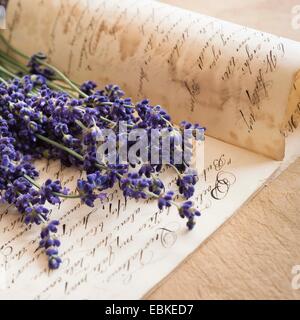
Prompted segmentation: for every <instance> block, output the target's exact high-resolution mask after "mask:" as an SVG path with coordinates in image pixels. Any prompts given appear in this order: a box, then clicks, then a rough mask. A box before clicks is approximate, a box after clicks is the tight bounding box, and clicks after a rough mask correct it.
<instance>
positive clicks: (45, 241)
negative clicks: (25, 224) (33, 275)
mask: <svg viewBox="0 0 300 320" xmlns="http://www.w3.org/2000/svg"><path fill="white" fill-rule="evenodd" d="M58 225H59V221H57V220H53V221H51V222H49V223H48V224H47V225H46V226H45V227H43V228H42V231H41V235H40V237H41V241H40V244H39V247H40V248H45V249H46V254H47V256H48V265H49V268H50V269H58V268H59V266H60V264H61V263H62V260H61V258H60V257H59V256H58V250H57V248H58V247H59V246H60V241H59V240H58V239H57V237H56V233H57V226H58Z"/></svg>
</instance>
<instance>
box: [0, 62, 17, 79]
mask: <svg viewBox="0 0 300 320" xmlns="http://www.w3.org/2000/svg"><path fill="white" fill-rule="evenodd" d="M0 71H2V72H3V73H5V74H7V75H8V76H10V77H12V78H16V79H20V77H18V76H16V75H15V74H14V73H12V72H10V71H8V70H7V69H6V68H4V67H3V66H1V65H0Z"/></svg>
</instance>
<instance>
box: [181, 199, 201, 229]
mask: <svg viewBox="0 0 300 320" xmlns="http://www.w3.org/2000/svg"><path fill="white" fill-rule="evenodd" d="M193 205H194V204H193V202H192V201H186V202H184V203H182V205H181V207H180V208H179V215H180V217H181V218H187V219H188V221H187V223H186V225H187V227H188V229H189V230H192V229H193V228H194V226H195V224H196V223H195V217H200V215H201V213H200V211H199V210H197V209H195V208H194V207H193Z"/></svg>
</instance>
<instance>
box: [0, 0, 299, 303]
mask: <svg viewBox="0 0 300 320" xmlns="http://www.w3.org/2000/svg"><path fill="white" fill-rule="evenodd" d="M6 35H7V37H8V39H9V40H10V41H11V43H12V44H13V45H15V46H16V47H18V48H20V49H22V50H24V51H25V52H26V53H28V54H32V53H34V52H36V51H44V52H46V53H47V54H48V55H49V57H50V58H51V61H52V63H53V64H55V65H56V66H57V67H59V68H61V69H62V70H63V71H65V72H66V73H67V74H68V75H69V76H70V77H71V78H73V79H75V80H77V81H83V80H87V79H94V80H96V81H97V82H98V83H99V85H100V86H101V85H103V84H107V83H109V82H112V83H117V84H120V85H121V86H122V87H123V88H124V89H125V91H126V92H127V93H128V94H129V95H131V96H132V97H134V98H135V99H141V98H143V97H149V98H150V99H151V100H152V101H153V102H154V103H159V104H162V105H164V106H166V107H168V109H169V110H170V112H171V113H172V115H173V116H174V118H175V119H176V120H177V121H179V120H182V119H188V120H192V121H193V122H195V121H199V122H201V123H203V124H205V125H206V126H207V127H208V132H209V134H210V135H212V136H214V137H216V138H217V139H215V138H210V137H208V138H207V140H206V142H205V154H204V155H205V158H204V160H205V163H204V168H203V170H202V171H201V179H200V181H199V183H198V185H197V192H196V195H195V197H194V200H195V202H196V204H197V207H198V208H199V209H200V210H201V211H202V216H201V217H200V218H199V219H198V225H197V227H196V228H195V230H194V231H193V232H187V231H186V228H185V222H184V221H182V220H181V219H180V218H179V217H178V213H177V212H176V210H174V209H171V210H169V211H163V212H160V211H159V210H158V209H157V204H156V203H155V202H150V201H149V202H145V203H141V202H139V203H136V202H135V201H125V200H124V198H123V197H122V196H121V194H120V192H118V191H112V193H111V194H110V196H109V200H108V201H106V202H104V203H103V204H100V203H98V204H97V205H96V207H95V208H94V209H91V208H87V207H86V206H83V205H81V204H80V202H78V201H76V200H68V201H64V202H63V203H62V205H61V206H60V208H58V209H57V208H52V209H53V212H52V215H53V217H55V218H58V219H60V221H61V223H62V227H61V229H60V238H61V240H62V248H61V255H62V258H63V264H62V268H61V269H60V270H57V271H55V272H51V273H49V272H48V271H47V261H46V258H45V256H44V254H43V253H42V252H40V251H36V248H37V245H38V243H37V240H36V239H38V234H39V230H38V229H36V228H32V229H28V228H26V227H24V225H23V224H22V223H21V218H20V216H19V215H18V214H17V213H16V212H15V210H14V209H13V208H7V207H5V206H2V207H1V209H0V257H1V258H0V272H1V275H2V276H1V279H4V280H3V281H2V283H4V286H3V285H2V286H1V288H0V298H34V299H71V298H74V299H90V298H94V299H125V298H126V299H133V298H141V297H142V296H143V295H144V294H145V293H146V292H147V291H148V290H150V289H151V288H152V287H153V286H154V285H156V284H157V283H158V282H159V281H161V280H162V279H163V278H164V277H165V276H167V275H168V274H169V273H170V272H171V271H172V270H173V269H174V268H175V267H176V266H177V265H178V264H179V263H180V262H181V261H183V260H184V259H185V258H186V257H187V256H188V255H189V254H190V253H191V252H193V251H194V250H195V249H196V248H197V247H198V246H199V245H200V243H202V241H203V240H205V239H206V238H207V237H208V236H209V235H210V234H212V233H213V232H214V231H215V230H216V229H217V228H218V227H219V226H220V225H222V223H224V222H225V221H226V219H228V218H229V217H230V216H232V214H233V213H234V212H235V211H236V210H237V209H238V208H239V207H240V206H241V205H242V204H243V203H244V202H245V201H247V199H249V198H250V197H251V196H252V195H253V194H254V193H255V192H257V191H258V190H259V188H260V187H261V186H262V185H263V184H264V183H265V182H266V181H267V180H268V179H269V177H270V176H271V175H272V174H274V172H275V171H276V170H277V169H278V167H279V165H280V164H279V162H276V161H273V160H270V158H266V157H264V156H262V155H259V154H256V153H253V152H250V151H247V150H244V149H243V148H248V149H250V150H253V151H255V152H257V153H261V154H264V155H267V156H268V157H272V158H276V159H279V158H282V157H283V155H284V150H285V139H284V134H283V131H284V129H285V122H286V120H287V118H288V115H287V114H289V113H290V112H292V110H295V108H293V107H288V98H289V94H290V92H292V93H291V97H290V101H291V102H290V106H292V105H295V104H296V103H297V94H295V92H294V91H293V90H294V89H293V88H294V87H293V86H292V83H293V81H294V76H295V75H296V72H297V70H298V68H299V65H298V60H297V59H296V58H295V57H296V56H300V55H299V51H300V49H299V45H298V44H297V43H295V42H292V41H289V40H286V39H281V38H278V37H275V36H271V35H268V34H265V33H262V32H259V31H255V30H250V29H247V28H244V27H240V26H236V25H232V24H228V23H226V22H223V21H219V20H217V19H214V18H210V17H206V16H201V15H198V14H195V13H192V12H189V11H184V10H181V9H178V8H175V7H170V6H165V5H162V4H160V3H157V2H154V1H146V0H139V1H128V0H122V1H116V0H109V1H108V0H107V1H103V0H102V1H84V0H77V1H75V0H74V1H73V0H64V1H62V0H43V1H40V0H36V1H29V0H22V1H18V0H10V2H9V7H8V30H7V32H6ZM227 38H228V39H227ZM254 51H255V52H254ZM295 83H297V81H296V82H295ZM221 140H224V141H227V142H229V143H232V144H236V145H237V146H239V147H237V146H233V145H231V144H227V143H224V142H222V141H221ZM295 145H297V146H298V144H297V143H294V141H293V143H291V144H289V146H290V147H289V148H290V149H292V148H294V146H295ZM240 147H243V148H240ZM200 160H201V159H198V161H200ZM39 168H40V170H41V172H42V174H41V180H44V179H46V178H47V177H53V176H55V177H58V178H60V179H62V180H63V181H65V184H66V185H67V186H68V187H70V188H74V186H75V183H76V179H77V178H78V174H79V173H78V172H76V170H75V169H74V168H68V169H66V168H61V166H60V165H59V164H58V163H56V162H51V163H46V162H41V163H40V164H39ZM164 175H165V176H166V177H167V178H168V179H169V182H170V185H169V186H171V185H172V181H173V182H174V180H175V178H176V177H175V176H174V174H173V173H172V172H169V171H167V172H165V173H164ZM28 288H30V290H28Z"/></svg>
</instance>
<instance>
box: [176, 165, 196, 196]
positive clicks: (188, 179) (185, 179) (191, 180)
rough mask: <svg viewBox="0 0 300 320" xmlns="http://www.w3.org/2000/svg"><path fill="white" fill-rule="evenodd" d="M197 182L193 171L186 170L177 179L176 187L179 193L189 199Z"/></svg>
mask: <svg viewBox="0 0 300 320" xmlns="http://www.w3.org/2000/svg"><path fill="white" fill-rule="evenodd" d="M197 181H198V175H197V172H196V171H195V170H188V171H187V172H185V173H184V174H182V175H181V176H179V178H178V179H177V185H178V187H179V192H180V193H181V194H182V195H183V196H184V197H185V198H186V199H189V198H191V197H192V196H193V194H194V192H195V187H194V186H195V184H196V183H197Z"/></svg>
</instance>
